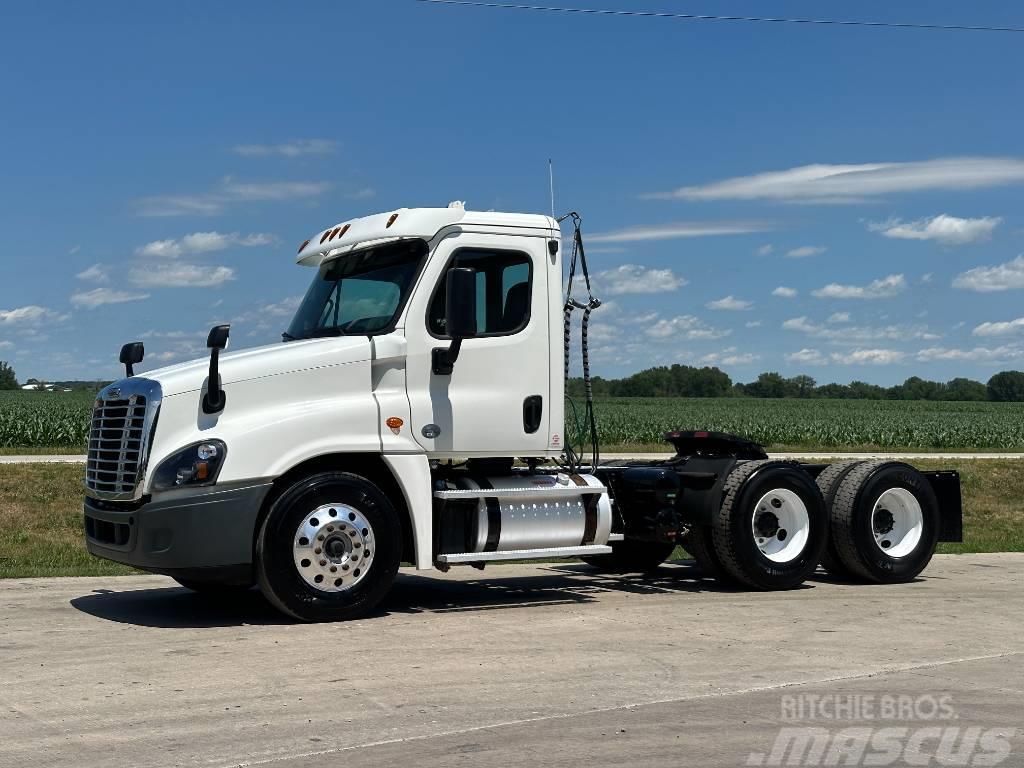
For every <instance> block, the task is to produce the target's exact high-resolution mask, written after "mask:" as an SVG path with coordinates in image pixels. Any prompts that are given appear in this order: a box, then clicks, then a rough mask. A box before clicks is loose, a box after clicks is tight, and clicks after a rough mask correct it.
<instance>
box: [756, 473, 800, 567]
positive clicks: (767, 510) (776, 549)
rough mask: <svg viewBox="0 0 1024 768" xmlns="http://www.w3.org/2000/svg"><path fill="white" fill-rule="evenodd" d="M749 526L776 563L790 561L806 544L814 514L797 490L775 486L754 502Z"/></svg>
mask: <svg viewBox="0 0 1024 768" xmlns="http://www.w3.org/2000/svg"><path fill="white" fill-rule="evenodd" d="M750 529H751V531H752V533H753V534H754V541H755V543H756V544H757V548H758V549H759V550H761V554H762V555H764V556H765V557H767V558H768V559H769V560H771V561H772V562H773V563H788V562H790V561H792V560H795V559H796V558H797V557H799V556H800V553H802V552H803V551H804V547H806V546H807V539H808V537H809V536H810V532H811V516H810V515H809V514H807V505H806V504H804V502H803V499H801V498H800V497H799V496H798V495H797V494H796V493H794V492H793V491H791V490H789V489H788V488H775V489H773V490H771V491H768V493H766V494H765V495H764V496H762V497H761V499H760V500H759V501H758V502H757V504H756V505H755V506H754V514H753V516H752V517H751V520H750Z"/></svg>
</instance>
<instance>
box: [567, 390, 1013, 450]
mask: <svg viewBox="0 0 1024 768" xmlns="http://www.w3.org/2000/svg"><path fill="white" fill-rule="evenodd" d="M577 406H578V407H579V406H580V404H579V403H577ZM595 410H596V413H597V426H598V435H599V437H600V441H601V444H602V445H642V444H652V443H660V442H662V438H663V435H664V434H665V432H668V431H670V430H673V429H681V430H697V429H706V430H711V431H717V432H731V433H733V434H737V435H742V436H743V437H746V438H748V439H750V440H754V441H755V442H758V443H761V444H763V445H766V446H768V447H775V448H779V447H784V446H786V447H794V448H815V447H821V448H840V447H841V448H847V449H852V448H857V447H862V448H870V449H892V450H902V449H914V450H928V449H936V450H938V449H957V450H959V449H966V450H972V449H973V450H1006V451H1010V450H1013V451H1019V450H1024V403H989V402H933V401H893V400H796V399H787V400H768V399H763V400H762V399H752V398H718V399H697V398H695V399H687V398H632V397H631V398H610V399H602V400H598V401H597V402H596V403H595ZM567 413H568V414H570V415H571V413H572V411H571V409H567ZM581 413H582V411H581ZM570 417H571V416H570ZM574 432H575V430H573V431H570V433H569V434H570V435H572V434H574Z"/></svg>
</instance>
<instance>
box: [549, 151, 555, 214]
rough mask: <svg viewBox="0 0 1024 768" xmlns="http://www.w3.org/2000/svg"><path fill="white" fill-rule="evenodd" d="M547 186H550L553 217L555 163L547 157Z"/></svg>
mask: <svg viewBox="0 0 1024 768" xmlns="http://www.w3.org/2000/svg"><path fill="white" fill-rule="evenodd" d="M548 186H549V187H550V188H551V218H552V219H553V218H555V164H554V163H552V162H551V158H550V157H549V158H548Z"/></svg>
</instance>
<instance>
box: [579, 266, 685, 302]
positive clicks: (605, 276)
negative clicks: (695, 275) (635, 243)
mask: <svg viewBox="0 0 1024 768" xmlns="http://www.w3.org/2000/svg"><path fill="white" fill-rule="evenodd" d="M594 281H595V282H596V283H598V284H599V285H600V286H601V292H602V293H605V294H608V295H610V296H621V295H622V294H627V293H667V292H669V291H675V290H678V289H679V288H682V287H683V286H684V285H686V283H687V280H686V279H685V278H683V277H681V276H679V275H677V274H676V273H675V272H673V271H672V270H671V269H650V268H648V267H641V266H639V265H637V264H623V265H621V266H619V267H616V268H615V269H608V270H605V271H603V272H598V273H597V274H595V275H594Z"/></svg>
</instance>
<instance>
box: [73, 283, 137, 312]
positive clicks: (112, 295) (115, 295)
mask: <svg viewBox="0 0 1024 768" xmlns="http://www.w3.org/2000/svg"><path fill="white" fill-rule="evenodd" d="M147 298H149V294H148V293H133V292H131V291H115V290H112V289H111V288H94V289H93V290H91V291H79V292H78V293H73V294H71V303H72V304H74V305H75V306H76V307H84V308H85V309H96V307H100V306H103V305H104V304H123V303H125V302H128V301H140V300H142V299H147Z"/></svg>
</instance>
